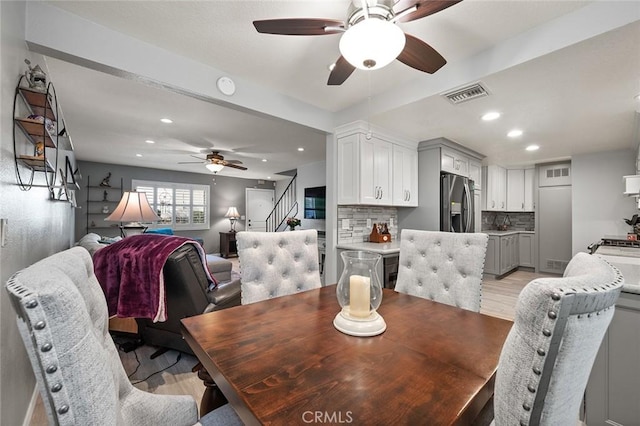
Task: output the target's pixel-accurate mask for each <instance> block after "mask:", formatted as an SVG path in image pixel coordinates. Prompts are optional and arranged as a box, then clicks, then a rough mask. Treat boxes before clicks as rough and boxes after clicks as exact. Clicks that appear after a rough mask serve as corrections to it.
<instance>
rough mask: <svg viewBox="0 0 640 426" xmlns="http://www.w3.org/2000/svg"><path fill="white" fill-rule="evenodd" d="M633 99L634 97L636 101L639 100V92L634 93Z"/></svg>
mask: <svg viewBox="0 0 640 426" xmlns="http://www.w3.org/2000/svg"><path fill="white" fill-rule="evenodd" d="M633 99H635V100H636V101H640V93H638V94H637V95H635V96H634V97H633Z"/></svg>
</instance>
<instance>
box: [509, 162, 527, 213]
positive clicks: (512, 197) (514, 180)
mask: <svg viewBox="0 0 640 426" xmlns="http://www.w3.org/2000/svg"><path fill="white" fill-rule="evenodd" d="M507 211H510V212H521V211H524V170H523V169H509V170H507Z"/></svg>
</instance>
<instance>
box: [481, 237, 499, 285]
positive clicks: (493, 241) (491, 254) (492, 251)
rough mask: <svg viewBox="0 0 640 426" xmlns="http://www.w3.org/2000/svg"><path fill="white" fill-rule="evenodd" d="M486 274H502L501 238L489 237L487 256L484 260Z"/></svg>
mask: <svg viewBox="0 0 640 426" xmlns="http://www.w3.org/2000/svg"><path fill="white" fill-rule="evenodd" d="M484 272H485V274H493V275H498V274H499V273H500V237H498V236H495V235H489V241H487V254H486V256H485V259H484Z"/></svg>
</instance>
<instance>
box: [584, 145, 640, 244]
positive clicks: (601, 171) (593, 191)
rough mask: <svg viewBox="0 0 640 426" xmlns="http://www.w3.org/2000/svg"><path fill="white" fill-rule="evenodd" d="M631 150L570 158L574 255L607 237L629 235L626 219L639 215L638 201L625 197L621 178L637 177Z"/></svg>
mask: <svg viewBox="0 0 640 426" xmlns="http://www.w3.org/2000/svg"><path fill="white" fill-rule="evenodd" d="M635 159H636V154H635V152H634V151H632V150H631V149H629V150H621V151H606V152H599V153H595V154H585V155H577V156H575V157H573V158H571V172H572V175H573V176H572V179H571V181H572V183H571V189H572V206H571V211H572V232H571V234H572V254H574V255H575V254H576V253H578V252H580V251H584V252H586V251H587V246H588V245H589V244H591V243H593V242H597V241H599V240H600V238H602V237H603V236H604V235H626V234H627V232H628V231H629V230H630V227H629V226H628V225H627V224H626V223H624V221H623V220H622V219H623V218H630V217H631V216H633V215H634V214H637V213H640V212H638V209H637V208H636V206H635V198H632V197H627V196H625V195H622V193H623V191H624V183H623V181H622V176H626V175H633V174H635Z"/></svg>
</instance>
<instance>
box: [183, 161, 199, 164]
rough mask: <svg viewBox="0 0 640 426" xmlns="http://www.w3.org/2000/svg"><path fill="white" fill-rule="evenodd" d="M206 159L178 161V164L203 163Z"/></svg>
mask: <svg viewBox="0 0 640 426" xmlns="http://www.w3.org/2000/svg"><path fill="white" fill-rule="evenodd" d="M203 163H206V161H179V162H178V164H203Z"/></svg>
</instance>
